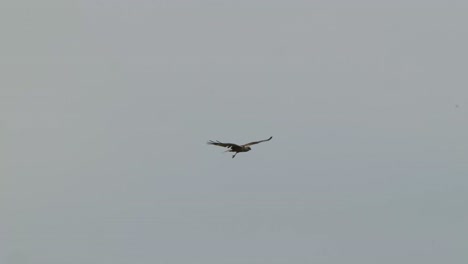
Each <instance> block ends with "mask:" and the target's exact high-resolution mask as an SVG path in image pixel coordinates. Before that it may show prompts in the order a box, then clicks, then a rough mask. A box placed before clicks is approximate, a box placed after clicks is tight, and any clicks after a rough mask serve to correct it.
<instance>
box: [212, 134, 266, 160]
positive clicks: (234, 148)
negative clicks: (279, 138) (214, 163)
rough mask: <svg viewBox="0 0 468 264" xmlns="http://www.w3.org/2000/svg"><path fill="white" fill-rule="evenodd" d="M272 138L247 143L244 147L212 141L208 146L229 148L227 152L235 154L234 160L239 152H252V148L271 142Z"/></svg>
mask: <svg viewBox="0 0 468 264" xmlns="http://www.w3.org/2000/svg"><path fill="white" fill-rule="evenodd" d="M272 138H273V137H270V138H269V139H264V140H260V141H254V142H250V143H247V144H244V145H236V144H233V143H222V142H219V141H212V140H210V141H208V142H207V144H209V145H215V146H220V147H225V148H228V150H226V151H225V152H235V153H234V155H233V156H232V158H234V157H235V156H236V155H237V153H239V152H247V151H250V150H251V148H250V146H252V145H255V144H258V143H262V142H265V141H269V140H271V139H272Z"/></svg>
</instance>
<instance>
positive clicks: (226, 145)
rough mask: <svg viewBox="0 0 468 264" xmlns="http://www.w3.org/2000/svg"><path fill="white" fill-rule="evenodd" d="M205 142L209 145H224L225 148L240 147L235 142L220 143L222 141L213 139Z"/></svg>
mask: <svg viewBox="0 0 468 264" xmlns="http://www.w3.org/2000/svg"><path fill="white" fill-rule="evenodd" d="M207 144H209V145H215V146H220V147H225V148H230V149H238V148H240V146H239V145H236V144H233V143H222V142H219V141H213V140H210V141H208V142H207Z"/></svg>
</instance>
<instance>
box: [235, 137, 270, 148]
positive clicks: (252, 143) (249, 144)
mask: <svg viewBox="0 0 468 264" xmlns="http://www.w3.org/2000/svg"><path fill="white" fill-rule="evenodd" d="M272 138H273V137H270V138H269V139H264V140H260V141H254V142H250V143H247V144H244V145H242V146H244V147H248V146H251V145H255V144H258V143H262V142H265V141H269V140H271V139H272Z"/></svg>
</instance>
